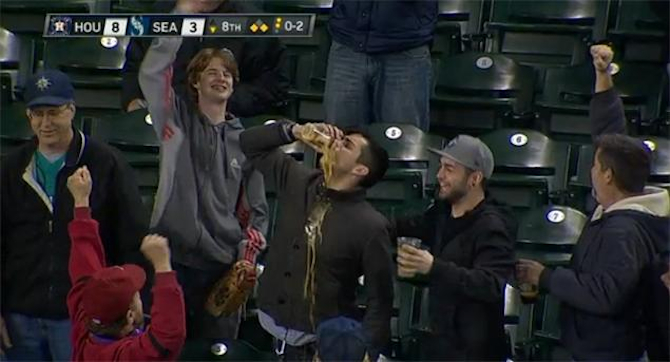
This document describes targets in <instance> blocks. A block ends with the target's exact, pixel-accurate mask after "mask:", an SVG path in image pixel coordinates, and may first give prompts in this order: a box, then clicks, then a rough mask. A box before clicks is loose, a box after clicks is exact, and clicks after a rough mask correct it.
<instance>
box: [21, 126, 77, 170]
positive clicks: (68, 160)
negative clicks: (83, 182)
mask: <svg viewBox="0 0 670 362" xmlns="http://www.w3.org/2000/svg"><path fill="white" fill-rule="evenodd" d="M38 145H39V141H38V139H37V136H33V146H34V149H33V151H35V150H37V148H38ZM85 148H86V136H84V134H83V133H82V132H81V131H80V130H78V129H77V128H75V127H74V126H73V127H72V141H70V147H69V148H68V149H67V152H66V155H65V167H74V166H76V165H77V164H78V163H79V160H81V155H82V154H83V153H84V149H85ZM31 157H32V153H31Z"/></svg>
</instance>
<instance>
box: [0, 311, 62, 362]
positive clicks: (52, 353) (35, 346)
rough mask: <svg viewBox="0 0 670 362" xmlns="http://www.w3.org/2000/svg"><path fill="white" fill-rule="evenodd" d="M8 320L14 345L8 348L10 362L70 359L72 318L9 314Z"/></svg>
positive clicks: (6, 321) (10, 336) (8, 327)
mask: <svg viewBox="0 0 670 362" xmlns="http://www.w3.org/2000/svg"><path fill="white" fill-rule="evenodd" d="M5 323H6V325H7V332H8V333H9V338H10V339H11V340H12V346H13V347H12V348H9V349H7V350H6V354H7V359H8V360H9V361H49V360H52V361H70V359H71V356H72V344H71V340H70V332H71V327H72V325H71V324H70V320H68V319H43V318H33V317H28V316H26V315H23V314H16V313H8V314H7V315H5Z"/></svg>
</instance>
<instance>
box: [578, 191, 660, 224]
mask: <svg viewBox="0 0 670 362" xmlns="http://www.w3.org/2000/svg"><path fill="white" fill-rule="evenodd" d="M618 210H634V211H639V212H642V213H645V214H650V215H654V216H660V217H667V216H669V215H670V196H669V195H668V191H667V190H664V189H662V188H660V187H653V186H647V187H645V188H644V191H643V192H642V195H637V196H631V197H627V198H625V199H623V200H619V201H618V202H615V203H614V204H612V205H611V206H610V207H609V208H607V210H603V207H602V205H598V208H596V211H594V212H593V216H592V217H591V221H596V220H600V219H601V218H602V217H603V216H604V215H605V214H607V213H609V212H612V211H618Z"/></svg>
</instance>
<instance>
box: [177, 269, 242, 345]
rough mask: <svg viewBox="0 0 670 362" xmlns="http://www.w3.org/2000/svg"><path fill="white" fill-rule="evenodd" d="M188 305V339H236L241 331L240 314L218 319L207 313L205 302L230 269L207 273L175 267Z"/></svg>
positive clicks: (238, 312)
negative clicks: (215, 285)
mask: <svg viewBox="0 0 670 362" xmlns="http://www.w3.org/2000/svg"><path fill="white" fill-rule="evenodd" d="M173 266H174V270H175V271H176V272H177V279H178V280H179V284H181V287H182V290H183V291H184V302H185V303H186V338H187V339H189V340H193V339H202V338H204V339H212V340H214V339H236V338H237V334H238V332H239V327H240V317H241V314H240V311H237V313H235V314H233V315H232V316H229V317H226V316H221V317H219V318H216V317H214V316H212V315H211V314H209V313H208V312H207V311H206V310H205V301H206V300H207V296H208V295H209V292H210V290H211V289H212V287H213V286H214V284H215V283H216V282H217V281H218V280H219V279H220V278H221V277H222V276H223V274H224V273H225V272H226V271H227V270H228V268H222V269H221V270H215V271H205V270H199V269H194V268H190V267H187V266H184V265H179V264H176V263H173Z"/></svg>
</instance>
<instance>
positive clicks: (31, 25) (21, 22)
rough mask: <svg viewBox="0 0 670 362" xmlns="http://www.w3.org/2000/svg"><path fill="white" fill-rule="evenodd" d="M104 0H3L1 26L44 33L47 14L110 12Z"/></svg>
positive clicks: (26, 31)
mask: <svg viewBox="0 0 670 362" xmlns="http://www.w3.org/2000/svg"><path fill="white" fill-rule="evenodd" d="M108 11H109V7H107V8H105V2H104V1H96V0H60V1H46V0H30V1H25V0H3V1H2V2H1V3H0V13H2V20H0V26H2V27H3V28H6V29H9V30H10V31H12V32H14V33H26V34H42V33H43V32H44V22H45V15H46V14H50V13H51V14H54V13H61V14H68V13H69V14H74V13H91V12H102V13H105V12H108Z"/></svg>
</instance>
